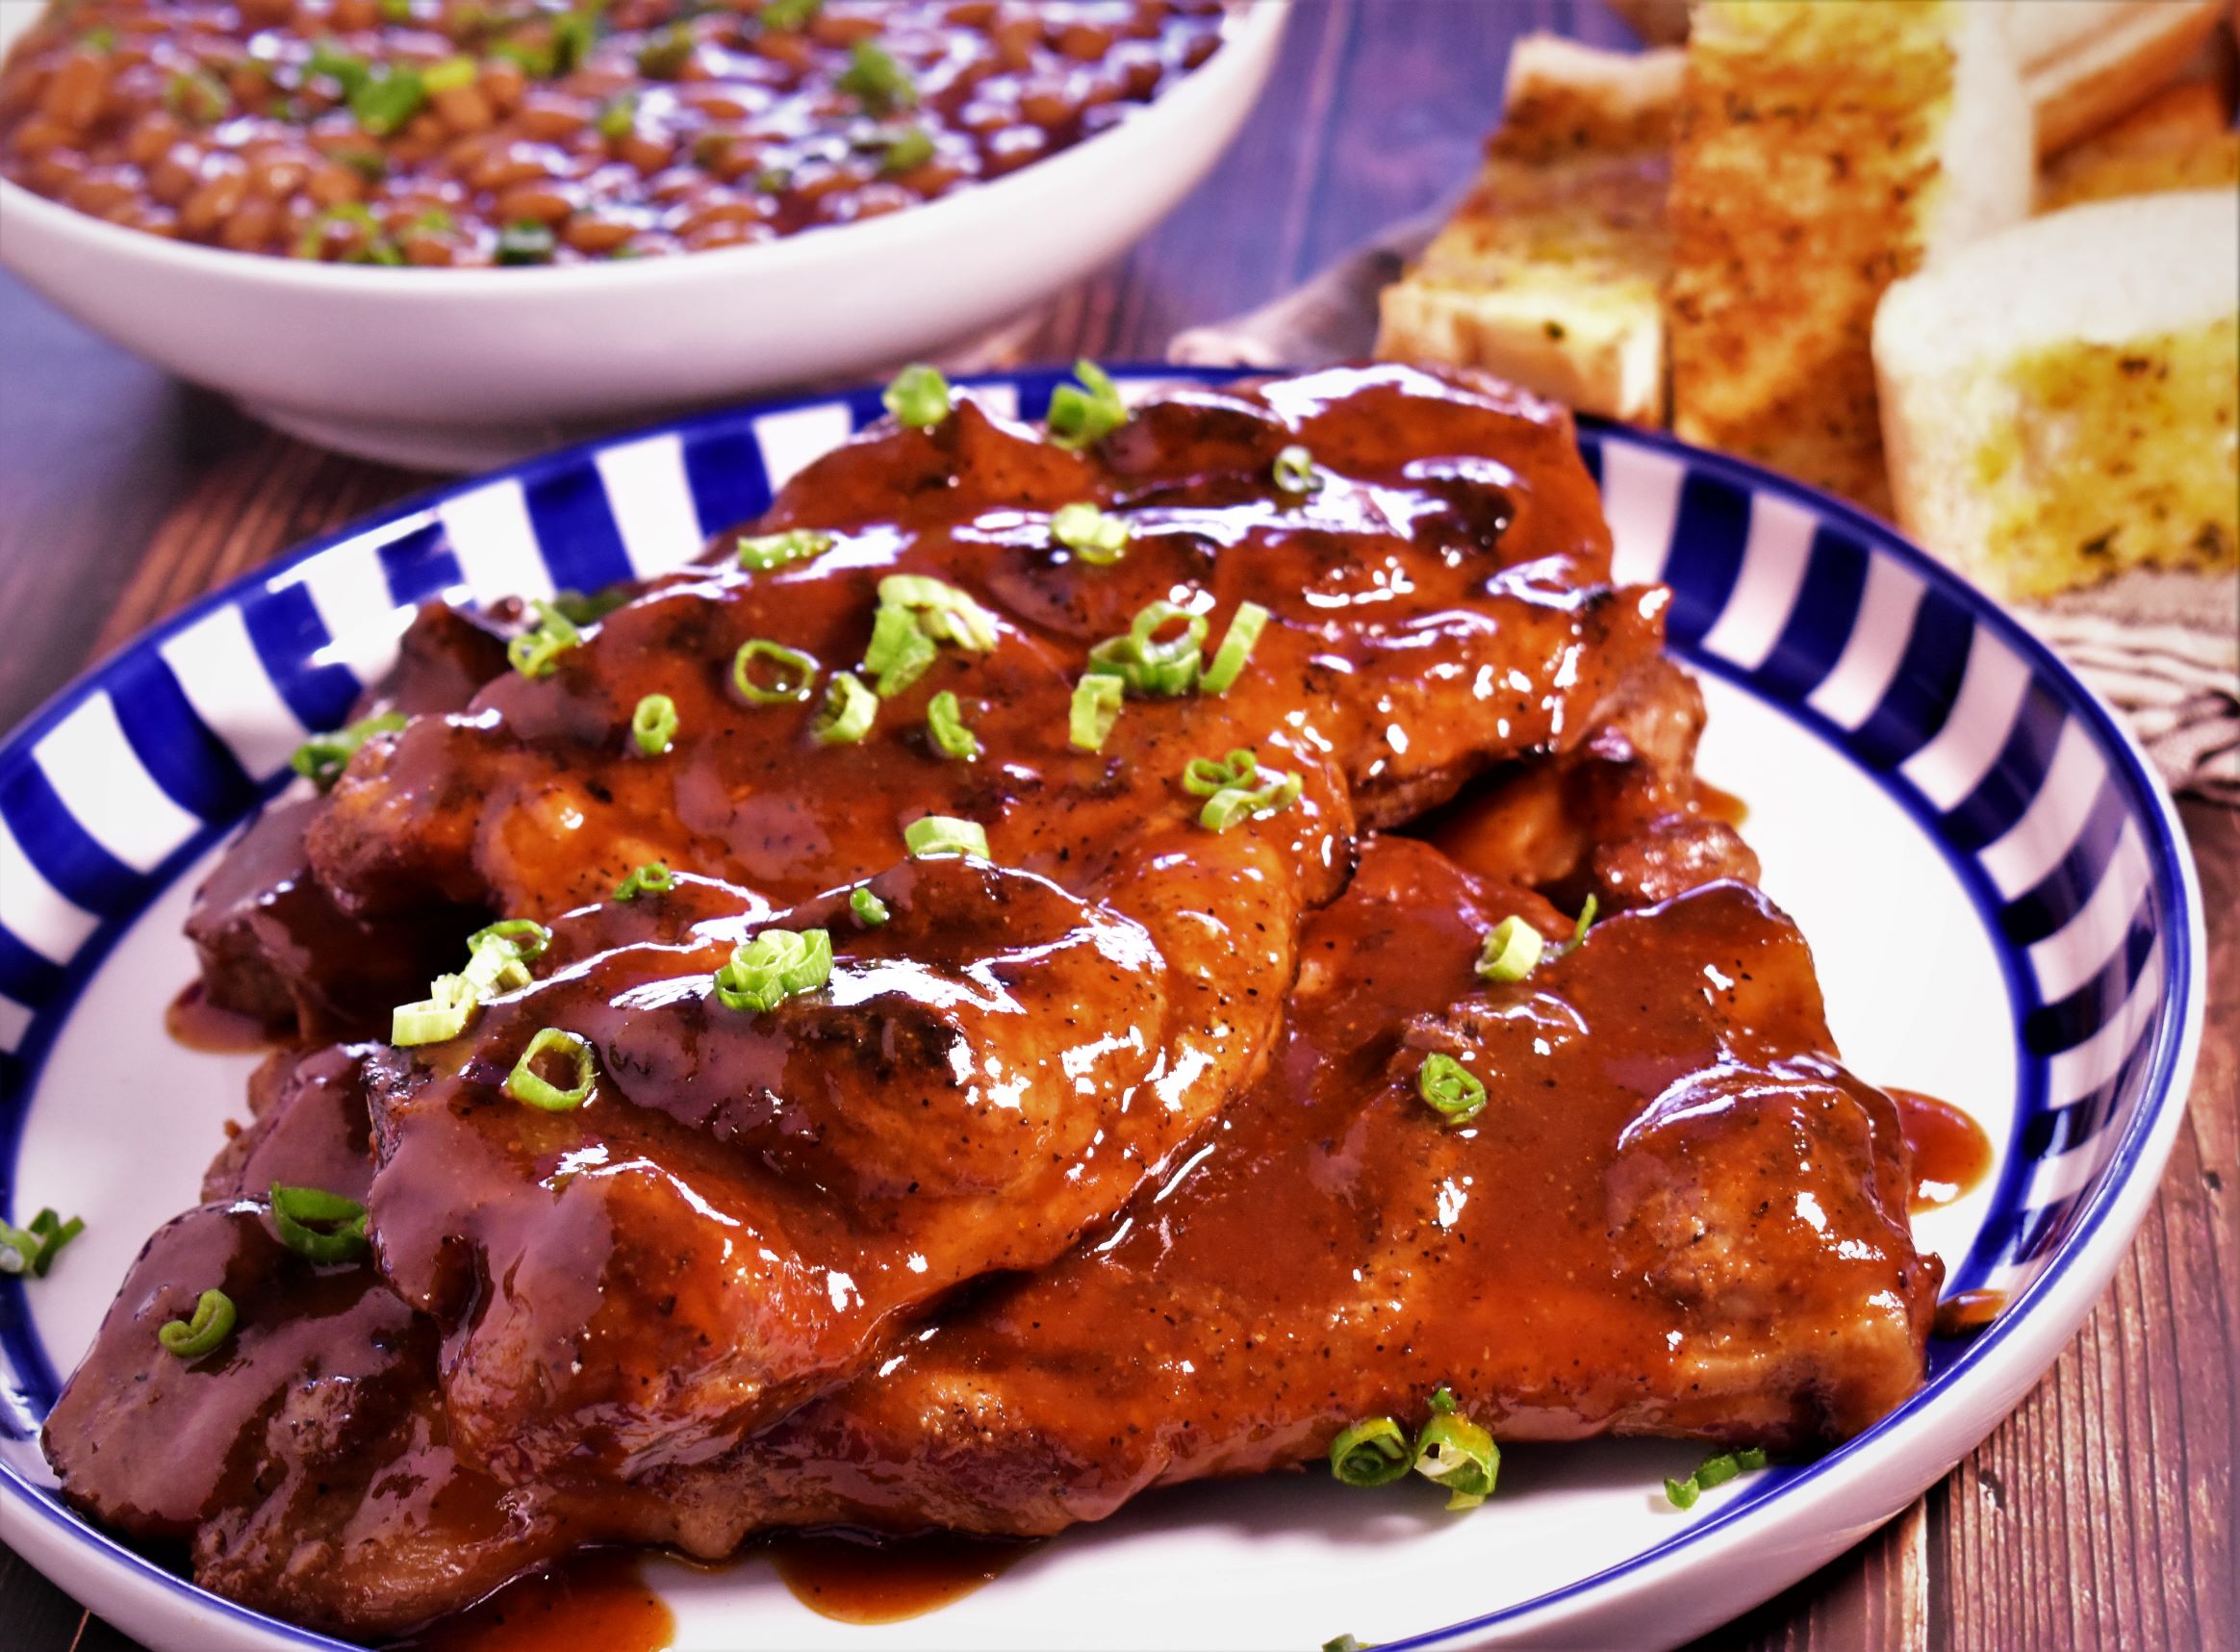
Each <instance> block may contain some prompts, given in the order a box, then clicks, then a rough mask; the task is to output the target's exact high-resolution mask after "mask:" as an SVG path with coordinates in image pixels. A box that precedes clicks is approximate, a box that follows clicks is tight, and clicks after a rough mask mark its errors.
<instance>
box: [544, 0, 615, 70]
mask: <svg viewBox="0 0 2240 1652" xmlns="http://www.w3.org/2000/svg"><path fill="white" fill-rule="evenodd" d="M606 5H607V0H584V4H583V5H581V6H579V7H577V8H576V9H575V10H574V11H573V12H563V13H560V15H559V16H557V17H555V18H553V19H552V72H553V73H554V74H566V73H567V72H568V71H569V70H570V69H572V68H574V67H575V66H576V65H577V64H580V63H582V62H583V60H584V59H585V58H587V57H589V56H590V55H591V43H592V40H593V38H595V37H596V36H597V35H598V18H599V13H601V12H603V11H605V10H606Z"/></svg>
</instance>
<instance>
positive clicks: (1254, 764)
mask: <svg viewBox="0 0 2240 1652" xmlns="http://www.w3.org/2000/svg"><path fill="white" fill-rule="evenodd" d="M1259 769H1260V758H1259V756H1258V755H1257V754H1255V752H1254V751H1253V750H1252V748H1251V747H1249V746H1240V747H1238V748H1237V749H1236V750H1234V751H1232V752H1230V753H1229V755H1228V756H1226V757H1193V758H1191V759H1190V761H1189V762H1188V763H1187V764H1186V765H1185V766H1184V769H1183V790H1184V791H1185V792H1187V793H1189V794H1190V796H1191V797H1193V798H1210V797H1212V796H1214V795H1215V794H1216V793H1220V792H1226V791H1228V790H1229V789H1230V788H1231V787H1233V786H1243V785H1246V784H1249V783H1250V781H1251V780H1252V777H1253V775H1254V774H1255V773H1257V772H1258V770H1259Z"/></svg>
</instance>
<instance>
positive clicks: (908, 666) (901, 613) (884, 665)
mask: <svg viewBox="0 0 2240 1652" xmlns="http://www.w3.org/2000/svg"><path fill="white" fill-rule="evenodd" d="M939 652H940V650H939V649H938V648H936V647H935V646H934V643H933V639H932V638H931V637H929V636H928V635H926V633H925V631H924V630H923V629H922V628H921V627H920V626H919V624H918V616H917V615H916V614H914V613H912V612H911V611H910V610H909V609H907V608H884V607H882V608H880V609H879V611H878V614H877V615H876V616H875V617H874V618H873V620H872V623H871V642H870V643H869V644H868V645H867V646H866V647H865V648H864V650H863V669H864V670H865V671H867V672H870V673H871V674H872V675H873V676H874V677H875V678H876V679H877V686H878V693H879V696H880V698H881V699H885V698H888V697H890V696H893V695H898V694H900V693H902V692H903V690H904V689H906V688H908V687H909V686H910V685H911V684H912V683H914V682H916V681H917V680H918V679H919V678H920V677H922V676H924V675H925V674H926V669H927V668H928V667H929V666H930V665H931V664H932V663H933V661H934V658H935V656H936V655H937V654H938V653H939Z"/></svg>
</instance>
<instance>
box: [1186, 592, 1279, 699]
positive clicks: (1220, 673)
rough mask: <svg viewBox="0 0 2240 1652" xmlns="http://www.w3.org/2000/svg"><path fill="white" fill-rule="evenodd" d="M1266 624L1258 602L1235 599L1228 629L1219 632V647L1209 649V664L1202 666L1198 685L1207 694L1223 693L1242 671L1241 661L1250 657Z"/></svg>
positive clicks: (1265, 616)
mask: <svg viewBox="0 0 2240 1652" xmlns="http://www.w3.org/2000/svg"><path fill="white" fill-rule="evenodd" d="M1267 623H1268V611H1267V610H1266V609H1265V608H1262V607H1261V606H1260V604H1259V603H1258V602H1239V603H1238V604H1237V605H1236V612H1235V614H1234V615H1232V616H1231V618H1230V621H1229V629H1228V630H1226V631H1224V632H1223V633H1222V634H1221V646H1220V647H1219V648H1215V649H1214V650H1213V663H1212V664H1211V665H1209V666H1208V667H1207V668H1206V672H1205V674H1204V675H1203V676H1201V677H1200V678H1199V679H1198V686H1199V687H1200V688H1201V689H1203V690H1204V691H1205V692H1206V693H1208V694H1227V693H1228V692H1229V690H1230V686H1231V685H1232V684H1233V683H1235V681H1236V679H1237V677H1238V676H1240V675H1241V674H1243V672H1244V666H1245V662H1246V661H1247V660H1249V659H1251V658H1252V650H1253V648H1254V646H1255V645H1256V644H1258V643H1259V641H1260V632H1261V631H1263V630H1265V629H1266V628H1267Z"/></svg>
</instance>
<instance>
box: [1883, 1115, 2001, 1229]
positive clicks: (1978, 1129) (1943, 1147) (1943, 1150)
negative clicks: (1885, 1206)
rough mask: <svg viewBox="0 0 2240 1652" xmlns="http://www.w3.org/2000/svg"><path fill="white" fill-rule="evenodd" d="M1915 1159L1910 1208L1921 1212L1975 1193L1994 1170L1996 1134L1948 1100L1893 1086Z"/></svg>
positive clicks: (1908, 1203) (1908, 1142)
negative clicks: (1987, 1131)
mask: <svg viewBox="0 0 2240 1652" xmlns="http://www.w3.org/2000/svg"><path fill="white" fill-rule="evenodd" d="M1890 1099H1891V1100H1892V1101H1894V1102H1896V1104H1897V1118H1898V1124H1899V1126H1900V1128H1901V1129H1902V1130H1903V1131H1904V1132H1905V1145H1906V1148H1907V1152H1908V1156H1909V1157H1910V1158H1911V1160H1912V1163H1913V1188H1912V1193H1911V1196H1910V1198H1909V1199H1908V1201H1907V1204H1906V1208H1907V1209H1908V1210H1910V1211H1912V1212H1913V1213H1914V1214H1916V1215H1919V1214H1920V1213H1921V1212H1922V1211H1923V1210H1935V1209H1938V1208H1940V1207H1943V1206H1946V1205H1950V1204H1952V1203H1954V1202H1955V1201H1957V1200H1960V1199H1964V1198H1966V1197H1967V1196H1968V1195H1969V1194H1970V1193H1973V1191H1974V1190H1975V1188H1976V1187H1977V1186H1978V1185H1979V1184H1980V1183H1981V1182H1982V1181H1983V1179H1984V1178H1985V1177H1986V1176H1988V1175H1989V1174H1990V1173H1991V1160H1992V1152H1991V1138H1990V1137H1989V1136H1987V1135H1985V1134H1984V1133H1983V1127H1982V1126H1981V1125H1979V1124H1977V1123H1976V1122H1975V1121H1974V1120H1973V1119H1972V1118H1970V1117H1969V1116H1968V1115H1967V1114H1966V1113H1964V1112H1962V1111H1961V1110H1960V1109H1959V1108H1958V1107H1956V1106H1952V1104H1951V1103H1949V1102H1940V1101H1938V1100H1937V1099H1936V1097H1934V1096H1924V1095H1922V1093H1921V1092H1920V1091H1918V1090H1892V1091H1891V1092H1890Z"/></svg>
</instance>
